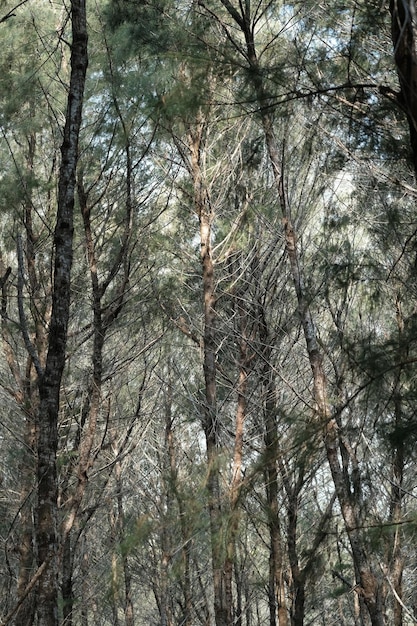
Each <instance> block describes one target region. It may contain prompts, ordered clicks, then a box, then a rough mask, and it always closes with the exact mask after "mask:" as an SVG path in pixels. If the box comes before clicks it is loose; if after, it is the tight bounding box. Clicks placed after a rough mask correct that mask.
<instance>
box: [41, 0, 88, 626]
mask: <svg viewBox="0 0 417 626" xmlns="http://www.w3.org/2000/svg"><path fill="white" fill-rule="evenodd" d="M71 17H72V44H71V78H70V85H69V93H68V105H67V112H66V122H65V128H64V140H63V143H62V148H61V153H62V162H61V167H60V172H59V186H58V210H57V221H56V227H55V235H54V253H55V265H54V276H53V290H52V313H51V322H50V326H49V337H48V350H47V357H46V363H45V368H44V371H43V373H42V375H41V376H40V377H39V397H40V406H39V432H38V469H37V479H38V494H37V495H38V500H37V511H36V542H37V550H38V553H37V559H38V565H39V566H42V565H43V564H44V563H46V564H47V565H46V568H45V571H44V574H43V576H42V577H41V578H40V581H39V585H38V589H37V597H38V607H37V613H38V626H57V624H58V622H59V617H58V548H59V539H58V529H57V522H58V520H57V513H58V511H57V499H58V485H57V467H56V455H57V447H58V429H57V426H58V414H59V398H60V387H61V378H62V373H63V369H64V365H65V353H66V342H67V329H68V319H69V308H70V278H71V266H72V256H73V252H72V242H73V213H74V196H75V179H76V167H77V162H78V139H79V133H80V127H81V114H82V105H83V98H84V85H85V77H86V71H87V64H88V55H87V21H86V9H85V0H71Z"/></svg>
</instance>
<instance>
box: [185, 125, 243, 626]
mask: <svg viewBox="0 0 417 626" xmlns="http://www.w3.org/2000/svg"><path fill="white" fill-rule="evenodd" d="M205 126H206V121H205V120H204V119H203V116H202V114H200V119H199V120H198V121H197V122H196V124H195V125H194V128H193V129H192V130H191V131H190V141H189V148H190V152H191V157H190V171H191V176H192V180H193V186H194V204H195V211H196V213H197V215H198V218H199V224H200V257H201V266H202V287H203V311H204V330H203V335H204V342H203V345H204V364H203V367H204V382H205V402H204V407H203V425H204V433H205V438H206V448H207V494H208V510H209V516H210V533H211V550H212V565H213V589H214V614H215V620H216V626H230V625H231V624H232V607H231V606H230V604H228V598H227V597H226V586H225V572H224V560H225V547H224V545H223V511H222V498H221V477H220V467H219V462H220V456H219V446H220V442H219V434H220V433H219V426H220V425H219V423H218V415H217V400H216V311H215V308H216V296H215V276H214V263H213V256H212V255H213V252H212V243H211V237H212V223H213V218H214V215H213V212H212V208H211V204H210V198H209V194H208V191H207V189H206V187H205V183H204V176H203V171H202V151H203V150H204V143H205V131H206V128H205Z"/></svg>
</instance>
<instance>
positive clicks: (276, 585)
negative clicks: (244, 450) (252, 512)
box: [258, 303, 288, 626]
mask: <svg viewBox="0 0 417 626" xmlns="http://www.w3.org/2000/svg"><path fill="white" fill-rule="evenodd" d="M258 322H259V338H260V341H261V345H262V346H263V351H262V359H263V373H262V387H263V395H264V401H263V404H264V410H263V412H264V424H265V434H264V441H265V454H266V461H265V486H266V501H267V513H268V526H269V537H270V553H269V615H270V618H269V623H270V626H275V625H276V624H277V618H278V625H279V626H288V611H287V600H286V593H285V582H284V571H283V558H284V557H283V546H282V535H281V524H280V519H279V506H278V496H279V480H278V471H277V460H278V457H279V454H280V452H279V446H278V430H277V419H276V413H277V411H276V401H275V391H274V379H273V373H272V369H271V356H272V355H271V351H272V350H271V341H270V337H269V333H268V325H267V322H266V318H265V310H264V308H263V305H262V304H261V303H259V305H258Z"/></svg>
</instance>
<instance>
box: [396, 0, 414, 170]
mask: <svg viewBox="0 0 417 626" xmlns="http://www.w3.org/2000/svg"><path fill="white" fill-rule="evenodd" d="M416 9H417V6H416V2H415V0H391V1H390V12H391V33H392V41H393V44H394V58H395V64H396V67H397V73H398V79H399V82H400V89H401V90H400V95H399V104H400V106H401V108H402V109H403V110H404V112H405V114H406V116H407V120H408V126H409V130H410V144H411V149H412V158H413V165H414V173H415V175H416V177H417V15H416Z"/></svg>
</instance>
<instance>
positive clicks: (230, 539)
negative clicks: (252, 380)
mask: <svg viewBox="0 0 417 626" xmlns="http://www.w3.org/2000/svg"><path fill="white" fill-rule="evenodd" d="M245 297H246V294H245V292H244V290H239V289H238V290H237V291H236V293H234V294H233V295H232V298H233V299H234V300H235V306H234V308H235V311H236V312H237V320H238V327H237V334H238V345H239V361H238V364H239V376H238V384H237V406H236V418H235V441H234V449H233V465H232V479H231V481H230V487H229V513H228V518H229V519H228V528H227V536H226V559H225V563H224V578H225V597H226V602H227V605H228V606H230V607H231V608H233V569H234V564H235V561H236V538H237V536H238V532H239V501H240V495H241V490H242V461H243V435H244V427H245V419H246V407H247V400H246V394H247V388H248V370H249V366H250V360H251V359H250V353H249V346H248V339H249V338H248V324H249V320H248V314H247V310H246V302H245ZM237 587H238V593H237V597H238V600H239V601H238V603H237V607H236V609H237V610H236V616H235V619H234V624H235V625H236V626H240V624H241V623H242V615H241V593H240V589H239V586H237ZM232 618H233V616H232Z"/></svg>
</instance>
